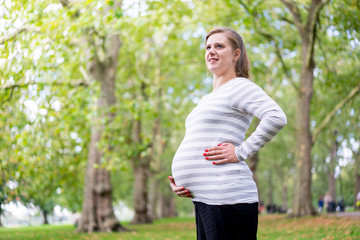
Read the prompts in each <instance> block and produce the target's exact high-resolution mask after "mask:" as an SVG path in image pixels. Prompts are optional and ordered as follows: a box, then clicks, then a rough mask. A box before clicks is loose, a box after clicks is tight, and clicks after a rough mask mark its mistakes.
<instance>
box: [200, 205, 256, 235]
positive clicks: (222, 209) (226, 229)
mask: <svg viewBox="0 0 360 240" xmlns="http://www.w3.org/2000/svg"><path fill="white" fill-rule="evenodd" d="M194 205H195V218H196V235H197V240H256V233H257V227H258V203H239V204H234V205H208V204H205V203H201V202H194Z"/></svg>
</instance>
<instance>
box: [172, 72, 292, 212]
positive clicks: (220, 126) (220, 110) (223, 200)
mask: <svg viewBox="0 0 360 240" xmlns="http://www.w3.org/2000/svg"><path fill="white" fill-rule="evenodd" d="M253 116H256V117H258V118H259V119H260V123H259V125H258V126H257V128H256V130H255V131H254V132H253V133H252V134H251V135H250V136H249V137H248V138H247V139H246V140H245V141H244V139H245V133H246V131H247V129H248V128H249V125H250V123H251V121H252V118H253ZM286 121H287V120H286V116H285V114H284V112H283V111H282V109H281V108H280V107H279V106H278V104H276V103H275V101H274V100H273V99H271V98H270V97H269V96H268V95H267V94H266V93H265V92H264V91H263V90H262V89H261V88H260V87H259V86H257V85H256V84H255V83H253V82H251V81H250V80H248V79H245V78H235V79H232V80H230V81H228V82H226V83H225V84H224V85H222V86H221V87H220V88H218V89H216V90H214V91H212V92H211V93H209V94H207V95H205V96H203V97H202V98H201V100H200V101H199V103H198V105H197V106H196V107H195V108H194V109H193V110H192V112H191V113H190V114H189V115H188V117H187V119H186V121H185V127H186V132H185V136H184V139H183V141H182V142H181V144H180V146H179V148H178V150H177V151H176V153H175V155H174V159H173V163H172V175H173V177H174V179H175V183H176V185H178V186H183V187H185V188H186V189H188V190H189V191H190V192H191V193H192V195H193V199H192V200H193V201H197V202H203V203H206V204H210V205H224V204H236V203H254V202H257V201H258V193H257V188H256V184H255V182H254V180H253V178H252V173H251V171H250V169H249V167H248V166H247V164H246V162H245V160H246V159H247V158H248V157H249V156H251V155H252V154H254V153H256V152H257V151H259V150H260V149H261V148H262V147H263V146H264V145H265V144H266V143H267V142H269V141H270V140H271V139H272V138H273V137H274V136H275V135H276V134H277V132H279V131H280V129H281V128H283V127H284V126H285V125H286ZM223 142H227V143H232V144H233V145H234V146H235V153H236V156H237V158H238V159H239V162H237V163H227V164H221V165H214V164H212V161H208V160H205V157H204V156H203V153H204V151H205V150H206V149H207V148H210V147H214V146H216V145H218V144H219V143H223Z"/></svg>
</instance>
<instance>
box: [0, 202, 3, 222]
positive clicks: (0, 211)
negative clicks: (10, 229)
mask: <svg viewBox="0 0 360 240" xmlns="http://www.w3.org/2000/svg"><path fill="white" fill-rule="evenodd" d="M2 214H3V211H2V208H1V205H0V227H3V224H2V221H1V217H2Z"/></svg>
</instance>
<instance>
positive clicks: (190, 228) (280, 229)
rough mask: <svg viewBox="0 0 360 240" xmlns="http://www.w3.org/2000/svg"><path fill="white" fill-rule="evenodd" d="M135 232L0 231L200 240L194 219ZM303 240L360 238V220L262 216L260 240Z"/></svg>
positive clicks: (55, 238)
mask: <svg viewBox="0 0 360 240" xmlns="http://www.w3.org/2000/svg"><path fill="white" fill-rule="evenodd" d="M124 225H125V226H126V227H127V228H129V229H131V230H133V232H125V233H92V234H78V233H76V232H75V227H74V226H71V225H66V226H51V225H50V226H39V227H22V228H2V229H0V239H1V240H5V239H6V240H15V239H16V240H27V239H32V240H60V239H61V240H64V239H71V240H73V239H74V240H76V239H89V240H93V239H98V240H102V239H114V240H115V239H117V240H118V239H119V240H137V239H138V240H152V239H153V240H155V239H156V240H170V239H171V240H176V239H181V240H187V239H189V240H190V239H191V240H194V239H196V233H195V220H194V219H193V218H171V219H162V220H157V221H154V223H152V224H143V225H129V224H127V223H125V224H124ZM267 239H274V240H275V239H279V240H281V239H286V240H288V239H290V240H293V239H299V240H300V239H303V240H309V239H310V240H311V239H314V240H315V239H316V240H321V239H323V240H327V239H328V240H330V239H331V240H333V239H334V240H335V239H338V240H347V239H360V220H359V219H349V218H338V217H333V216H318V217H306V218H299V219H291V218H290V219H289V218H287V217H286V216H285V215H265V216H260V219H259V231H258V240H267Z"/></svg>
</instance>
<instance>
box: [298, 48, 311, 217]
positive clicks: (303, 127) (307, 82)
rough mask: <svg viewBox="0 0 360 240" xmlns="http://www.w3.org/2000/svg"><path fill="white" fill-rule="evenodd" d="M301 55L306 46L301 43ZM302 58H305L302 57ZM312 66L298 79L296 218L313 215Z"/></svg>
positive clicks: (304, 69) (304, 67) (305, 68)
mask: <svg viewBox="0 0 360 240" xmlns="http://www.w3.org/2000/svg"><path fill="white" fill-rule="evenodd" d="M302 47H303V53H304V51H306V49H307V48H308V45H307V44H305V43H304V42H303V46H302ZM303 58H306V56H304V55H303ZM313 78H314V75H313V65H310V66H306V65H305V66H304V63H303V70H302V74H301V77H300V89H301V95H300V97H299V99H298V103H297V109H296V116H297V117H296V123H295V124H296V147H295V161H296V179H295V189H294V200H293V201H294V202H293V209H292V210H293V212H292V214H293V215H294V216H296V217H300V216H307V215H315V213H316V212H315V209H314V207H313V205H312V197H311V168H312V159H311V148H312V137H311V133H310V102H311V98H312V93H313Z"/></svg>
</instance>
